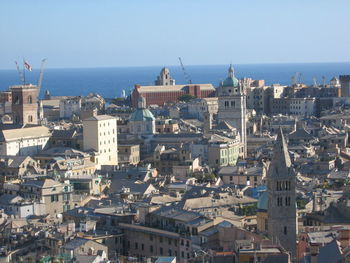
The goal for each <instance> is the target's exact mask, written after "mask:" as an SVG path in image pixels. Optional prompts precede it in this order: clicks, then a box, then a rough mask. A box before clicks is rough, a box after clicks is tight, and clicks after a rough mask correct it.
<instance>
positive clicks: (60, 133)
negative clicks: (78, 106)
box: [52, 129, 76, 139]
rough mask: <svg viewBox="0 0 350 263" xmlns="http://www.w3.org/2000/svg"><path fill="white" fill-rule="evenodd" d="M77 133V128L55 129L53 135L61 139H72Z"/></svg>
mask: <svg viewBox="0 0 350 263" xmlns="http://www.w3.org/2000/svg"><path fill="white" fill-rule="evenodd" d="M75 134H76V130H75V129H70V130H53V132H52V137H54V138H59V139H72V138H73V137H74V135H75Z"/></svg>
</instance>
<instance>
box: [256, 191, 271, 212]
mask: <svg viewBox="0 0 350 263" xmlns="http://www.w3.org/2000/svg"><path fill="white" fill-rule="evenodd" d="M268 201H269V199H268V195H267V191H265V192H263V193H262V194H261V195H260V197H259V200H258V204H257V208H258V211H267V206H268Z"/></svg>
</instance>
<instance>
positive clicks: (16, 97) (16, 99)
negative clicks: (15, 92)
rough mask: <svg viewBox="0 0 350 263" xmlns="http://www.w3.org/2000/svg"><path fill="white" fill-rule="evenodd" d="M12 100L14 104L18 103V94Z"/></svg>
mask: <svg viewBox="0 0 350 263" xmlns="http://www.w3.org/2000/svg"><path fill="white" fill-rule="evenodd" d="M13 101H14V103H15V104H19V96H15V99H14V100H13Z"/></svg>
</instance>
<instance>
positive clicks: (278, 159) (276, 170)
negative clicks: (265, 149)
mask: <svg viewBox="0 0 350 263" xmlns="http://www.w3.org/2000/svg"><path fill="white" fill-rule="evenodd" d="M291 167H292V162H291V160H290V156H289V152H288V146H287V143H286V141H285V139H284V135H283V132H282V129H281V127H280V128H279V131H278V134H277V139H276V141H275V145H274V147H273V159H272V162H271V165H270V169H269V173H268V175H269V176H288V175H290V172H291Z"/></svg>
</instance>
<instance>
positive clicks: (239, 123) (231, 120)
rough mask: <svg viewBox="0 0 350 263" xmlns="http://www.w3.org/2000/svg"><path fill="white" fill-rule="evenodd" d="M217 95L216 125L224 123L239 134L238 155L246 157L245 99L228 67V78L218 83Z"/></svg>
mask: <svg viewBox="0 0 350 263" xmlns="http://www.w3.org/2000/svg"><path fill="white" fill-rule="evenodd" d="M217 95H218V123H220V122H222V121H226V122H227V123H228V124H230V125H231V126H233V127H235V128H236V129H237V131H238V132H239V134H240V137H241V142H242V149H241V150H240V151H241V152H240V155H241V156H243V157H244V158H245V157H246V156H247V102H246V101H247V98H246V92H245V87H244V86H243V85H242V84H241V83H239V81H238V79H237V78H236V77H235V74H234V69H233V67H232V65H230V67H229V70H228V77H227V78H226V79H225V81H223V82H221V83H220V86H219V87H218V89H217Z"/></svg>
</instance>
